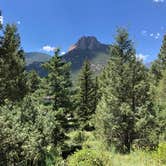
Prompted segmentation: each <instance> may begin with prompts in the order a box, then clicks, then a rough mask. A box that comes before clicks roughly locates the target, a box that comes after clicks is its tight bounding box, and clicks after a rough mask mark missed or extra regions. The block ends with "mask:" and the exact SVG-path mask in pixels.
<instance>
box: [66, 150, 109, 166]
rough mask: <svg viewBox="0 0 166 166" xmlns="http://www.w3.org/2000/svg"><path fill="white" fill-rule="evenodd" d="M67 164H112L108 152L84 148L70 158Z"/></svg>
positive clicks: (107, 165)
mask: <svg viewBox="0 0 166 166" xmlns="http://www.w3.org/2000/svg"><path fill="white" fill-rule="evenodd" d="M67 166H111V157H110V155H109V154H108V153H107V152H100V151H96V150H91V149H83V150H80V151H78V152H76V153H75V154H73V155H72V156H70V157H69V158H68V160H67Z"/></svg>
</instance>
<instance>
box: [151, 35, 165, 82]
mask: <svg viewBox="0 0 166 166" xmlns="http://www.w3.org/2000/svg"><path fill="white" fill-rule="evenodd" d="M164 70H166V35H164V39H163V43H162V46H161V49H160V53H159V55H158V59H157V60H155V61H154V62H153V64H152V66H151V73H152V75H153V79H154V81H155V83H156V84H158V82H159V81H160V79H161V78H162V76H163V75H162V73H163V71H164Z"/></svg>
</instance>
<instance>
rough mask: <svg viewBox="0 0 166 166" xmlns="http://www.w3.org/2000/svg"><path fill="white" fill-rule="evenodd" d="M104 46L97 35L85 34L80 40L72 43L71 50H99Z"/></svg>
mask: <svg viewBox="0 0 166 166" xmlns="http://www.w3.org/2000/svg"><path fill="white" fill-rule="evenodd" d="M102 46H103V44H101V43H100V42H99V41H98V40H97V39H96V37H94V36H83V37H81V38H80V39H79V40H78V42H77V43H76V44H74V45H72V46H71V47H70V49H69V51H72V50H73V49H80V50H97V49H100V48H101V47H102Z"/></svg>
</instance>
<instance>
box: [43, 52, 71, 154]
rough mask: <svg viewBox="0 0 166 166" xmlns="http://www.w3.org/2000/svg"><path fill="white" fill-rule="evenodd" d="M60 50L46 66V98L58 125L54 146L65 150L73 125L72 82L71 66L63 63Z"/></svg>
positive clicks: (55, 129)
mask: <svg viewBox="0 0 166 166" xmlns="http://www.w3.org/2000/svg"><path fill="white" fill-rule="evenodd" d="M59 51H60V50H59V49H57V50H55V55H54V56H53V57H52V59H51V60H50V61H49V62H47V63H46V64H44V67H45V69H46V70H47V71H48V76H47V77H46V78H45V81H44V84H45V89H44V91H45V94H44V95H45V96H44V97H45V98H47V99H48V100H49V101H50V104H49V105H50V106H51V108H50V107H49V109H52V110H53V111H54V112H55V121H56V123H57V125H56V126H55V128H54V133H53V139H54V145H56V146H60V147H61V148H62V151H64V153H66V152H65V150H63V149H64V140H66V139H67V136H66V134H67V132H68V130H69V129H70V128H71V127H72V125H73V112H72V103H71V99H70V96H71V92H72V82H71V80H70V64H68V63H66V62H64V61H63V59H62V57H61V56H60V55H59ZM64 155H66V154H64Z"/></svg>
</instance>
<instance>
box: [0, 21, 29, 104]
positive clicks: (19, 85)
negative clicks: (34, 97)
mask: <svg viewBox="0 0 166 166" xmlns="http://www.w3.org/2000/svg"><path fill="white" fill-rule="evenodd" d="M0 76H1V79H0V92H1V93H0V104H1V103H2V104H3V102H4V100H5V99H9V100H11V101H17V100H20V99H22V98H23V97H24V96H25V94H26V92H27V87H26V77H25V62H24V52H23V50H22V49H21V48H20V37H19V34H18V33H17V28H16V26H15V25H9V24H7V25H6V27H5V29H4V32H3V36H2V37H1V39H0Z"/></svg>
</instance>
